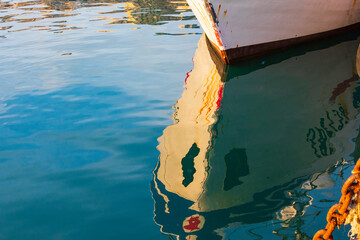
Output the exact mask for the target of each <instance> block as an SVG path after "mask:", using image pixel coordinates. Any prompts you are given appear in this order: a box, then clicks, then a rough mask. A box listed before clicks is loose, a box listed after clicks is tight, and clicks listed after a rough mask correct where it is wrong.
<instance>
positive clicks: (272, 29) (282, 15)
mask: <svg viewBox="0 0 360 240" xmlns="http://www.w3.org/2000/svg"><path fill="white" fill-rule="evenodd" d="M188 3H189V5H190V7H191V9H192V10H193V12H194V13H195V15H196V17H197V19H198V20H199V22H200V24H201V26H202V27H203V29H204V31H205V33H206V35H207V37H208V38H209V39H210V41H211V42H212V43H213V45H214V46H215V48H216V49H218V52H219V53H220V55H221V56H222V59H223V61H224V62H227V63H232V62H234V61H238V60H241V59H244V58H248V57H253V56H257V55H261V54H264V53H267V52H269V51H273V50H276V49H282V48H286V47H289V46H292V45H295V44H299V43H303V42H308V41H312V40H315V39H319V38H323V37H328V36H331V35H334V34H338V33H342V32H345V31H349V30H351V29H354V28H358V27H359V26H360V25H359V24H358V23H359V22H360V2H358V1H355V0H341V1H339V0H319V1H312V0H301V1H299V0H290V1H288V0H280V1H278V0H277V1H269V2H266V3H265V2H264V1H261V0H245V1H232V0H225V1H224V0H188Z"/></svg>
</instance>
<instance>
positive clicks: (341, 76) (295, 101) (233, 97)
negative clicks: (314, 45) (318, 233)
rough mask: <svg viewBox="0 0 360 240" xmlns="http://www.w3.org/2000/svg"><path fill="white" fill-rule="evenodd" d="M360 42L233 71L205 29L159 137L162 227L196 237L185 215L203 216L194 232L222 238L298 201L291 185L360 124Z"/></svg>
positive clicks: (340, 152) (157, 186)
mask: <svg viewBox="0 0 360 240" xmlns="http://www.w3.org/2000/svg"><path fill="white" fill-rule="evenodd" d="M357 44H358V43H357V41H348V42H343V43H341V44H337V45H334V46H332V47H329V48H327V49H322V50H317V51H310V52H307V53H306V54H304V55H301V56H297V57H293V58H288V59H286V60H284V61H282V62H280V63H277V64H273V65H268V66H266V67H263V66H261V67H260V68H259V69H257V70H254V69H253V70H252V71H247V69H249V68H250V67H251V66H250V65H249V66H247V65H242V66H239V67H230V68H229V69H228V70H226V71H225V70H224V67H221V65H219V64H217V62H216V58H214V56H213V54H212V52H211V49H209V48H208V45H207V43H206V40H205V38H204V37H203V38H202V39H201V40H200V41H199V47H198V49H197V51H196V54H195V57H194V69H193V71H192V72H191V73H190V74H189V77H188V78H187V80H186V86H185V88H186V89H185V90H184V92H183V95H182V97H181V98H180V99H179V100H178V102H177V103H176V105H175V109H176V110H175V112H174V115H173V117H174V124H172V125H170V126H168V127H167V128H166V129H165V130H164V133H163V136H162V137H160V138H159V146H158V149H159V151H160V159H159V164H158V166H157V168H156V170H155V171H154V174H155V177H154V182H153V188H152V191H153V193H154V199H155V214H156V216H155V221H156V222H157V223H158V224H161V225H162V226H163V227H162V231H163V232H168V233H173V234H176V235H179V238H181V239H182V238H183V237H184V236H188V237H189V236H190V235H189V234H187V233H186V231H185V230H184V229H183V228H182V226H183V223H184V222H185V221H187V220H186V219H193V222H201V221H200V220H199V219H201V218H200V217H203V219H204V221H203V222H204V223H202V224H204V225H203V228H202V229H199V230H197V232H195V233H192V234H191V238H194V239H195V237H196V236H198V237H199V238H200V237H201V238H204V239H205V238H206V237H205V236H207V237H209V236H210V235H211V238H212V239H215V238H214V236H215V235H216V236H217V237H218V238H219V236H220V235H221V234H220V232H224V229H226V228H229V226H230V225H229V224H230V223H232V224H231V226H232V227H234V226H236V224H235V223H236V222H238V223H239V222H245V223H246V222H248V223H253V222H261V221H265V220H266V219H269V218H271V216H272V214H273V213H274V212H275V211H277V210H280V209H281V208H283V207H284V206H289V205H290V203H289V199H288V198H286V197H285V196H284V191H288V190H293V189H294V188H296V187H298V186H299V185H301V184H302V183H303V182H304V181H305V180H307V179H308V177H309V176H311V175H312V174H314V173H317V172H321V171H325V169H327V168H328V167H329V166H331V165H333V164H334V163H335V162H336V161H338V160H339V159H340V158H341V157H342V156H344V155H345V154H348V153H351V151H353V147H354V146H353V144H352V143H351V142H350V141H349V139H352V138H354V137H355V136H357V132H356V129H357V127H356V126H357V125H358V124H359V122H358V121H357V115H358V109H359V104H355V102H356V101H355V100H356V99H355V98H354V96H355V94H353V93H354V92H356V91H359V90H358V88H357V87H356V86H357V84H358V76H355V77H354V68H353V66H355V65H354V61H355V53H356V49H357ZM244 69H246V71H245V72H247V74H244ZM350 78H351V79H352V78H354V79H352V81H348V82H346V84H348V85H349V86H347V87H346V88H345V89H344V90H343V91H341V93H340V94H338V95H337V96H335V97H333V98H331V96H332V94H333V92H334V89H336V87H337V86H338V85H339V84H341V83H342V82H344V81H347V80H348V79H350ZM225 82H226V83H225ZM330 98H331V101H329V99H330ZM220 104H221V106H220ZM345 106H346V107H345ZM345 108H346V110H345ZM161 203H163V204H164V206H165V207H161ZM196 216H199V218H198V219H197V220H196V219H195V217H196ZM230 216H231V217H230ZM191 217H193V218H191ZM189 222H190V220H189ZM195 227H197V226H195ZM215 230H216V232H217V233H216V234H215V232H214V231H215ZM219 234H220V235H219ZM219 239H221V238H219ZM198 240H199V239H198Z"/></svg>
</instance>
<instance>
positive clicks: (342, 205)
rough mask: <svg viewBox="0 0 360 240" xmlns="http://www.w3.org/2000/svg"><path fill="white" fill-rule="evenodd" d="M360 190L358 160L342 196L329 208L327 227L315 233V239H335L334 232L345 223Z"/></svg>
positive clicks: (342, 191) (345, 184)
mask: <svg viewBox="0 0 360 240" xmlns="http://www.w3.org/2000/svg"><path fill="white" fill-rule="evenodd" d="M359 191H360V161H359V160H358V161H357V163H356V165H355V167H354V170H353V171H352V175H351V176H350V177H349V178H348V179H347V180H346V182H345V183H344V185H343V187H342V189H341V195H342V196H341V198H340V201H339V203H338V204H335V205H334V206H332V207H331V208H330V209H329V212H328V214H327V216H326V220H327V222H328V223H327V225H326V227H325V229H322V230H319V231H318V232H317V233H315V235H314V237H313V240H333V235H332V233H333V232H334V230H335V228H336V227H340V226H341V225H342V224H344V223H345V220H346V217H347V216H348V215H349V209H348V208H349V205H350V204H351V201H352V199H353V197H354V196H355V195H356V194H358V193H359Z"/></svg>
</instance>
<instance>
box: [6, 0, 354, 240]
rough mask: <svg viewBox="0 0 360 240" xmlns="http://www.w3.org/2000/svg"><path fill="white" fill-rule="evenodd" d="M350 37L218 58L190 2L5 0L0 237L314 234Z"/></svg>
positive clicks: (348, 88)
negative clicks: (232, 62)
mask: <svg viewBox="0 0 360 240" xmlns="http://www.w3.org/2000/svg"><path fill="white" fill-rule="evenodd" d="M358 36H359V34H358V33H354V34H351V35H346V36H343V37H337V38H334V39H330V40H327V41H321V42H317V43H313V44H309V45H306V46H301V47H298V48H293V49H290V50H288V51H285V52H281V53H278V54H274V55H271V56H267V57H264V58H261V59H256V60H252V61H249V62H246V63H243V64H241V65H238V66H232V67H226V66H223V65H222V64H220V63H219V61H218V59H217V57H216V55H215V54H214V53H213V52H212V50H211V48H209V45H208V43H207V41H206V39H205V37H204V36H203V35H202V30H201V28H200V27H199V24H198V22H197V20H196V19H195V17H194V15H193V14H192V12H191V10H190V9H189V8H188V6H187V4H186V2H185V1H176V0H175V1H174V0H173V1H167V0H165V1H159V0H149V1H146V0H145V1H130V2H125V1H61V0H59V1H51V0H47V1H1V2H0V76H1V77H0V179H1V181H0V193H1V196H2V197H1V198H0V239H11V240H13V239H39V240H40V239H144V238H147V239H177V238H178V239H187V240H194V239H198V240H201V239H229V240H230V239H311V238H312V235H313V234H314V233H315V232H316V231H317V230H318V229H320V228H323V227H324V226H325V224H326V220H325V218H326V213H327V210H328V209H329V207H330V206H331V205H333V204H334V203H335V202H336V201H338V199H339V197H340V188H341V184H342V183H343V181H344V179H346V178H347V177H348V176H349V175H350V171H351V168H352V165H353V163H354V160H356V159H357V158H358V157H359V156H360V154H359V149H358V148H359V144H358V142H359V137H358V135H359V123H360V122H359V117H358V112H359V103H360V92H359V91H360V86H359V76H358V75H359V74H358V72H359V71H360V67H359V66H360V63H359V60H357V61H356V57H358V58H359V54H358V53H357V49H358V45H359V43H360V41H359V37H358ZM348 230H349V228H348V227H346V228H341V230H340V231H339V230H337V231H336V234H335V239H345V238H346V235H347V231H348Z"/></svg>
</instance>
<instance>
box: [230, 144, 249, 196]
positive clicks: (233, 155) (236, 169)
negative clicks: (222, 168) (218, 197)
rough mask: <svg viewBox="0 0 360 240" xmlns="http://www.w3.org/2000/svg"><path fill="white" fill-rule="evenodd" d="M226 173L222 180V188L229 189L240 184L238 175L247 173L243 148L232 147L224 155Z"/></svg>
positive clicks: (247, 168) (242, 175)
mask: <svg viewBox="0 0 360 240" xmlns="http://www.w3.org/2000/svg"><path fill="white" fill-rule="evenodd" d="M225 163H226V175H225V180H224V190H225V191H227V190H230V189H232V188H233V187H235V186H238V185H240V184H242V183H243V182H242V181H240V180H239V178H240V177H244V176H246V175H249V173H250V172H249V166H248V163H247V156H246V151H245V149H237V148H234V149H232V150H231V151H230V152H229V153H228V154H226V156H225Z"/></svg>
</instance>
